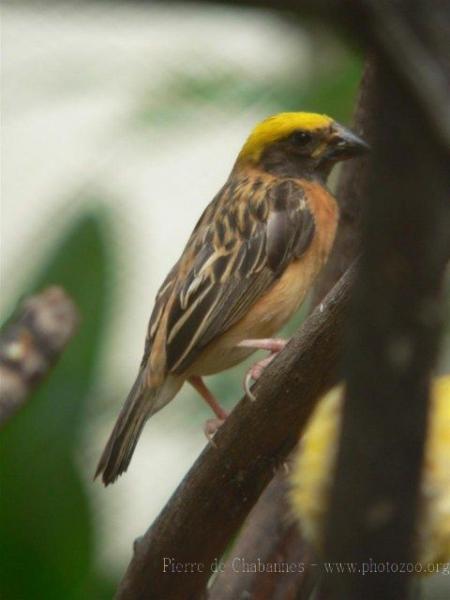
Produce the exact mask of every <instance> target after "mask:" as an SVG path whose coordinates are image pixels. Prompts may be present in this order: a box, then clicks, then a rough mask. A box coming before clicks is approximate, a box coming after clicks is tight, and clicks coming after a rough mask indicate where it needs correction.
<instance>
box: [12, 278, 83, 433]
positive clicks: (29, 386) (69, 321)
mask: <svg viewBox="0 0 450 600" xmlns="http://www.w3.org/2000/svg"><path fill="white" fill-rule="evenodd" d="M78 321H79V315H78V310H77V308H76V306H75V304H74V303H73V301H72V300H71V299H70V298H69V296H68V295H67V294H66V293H65V292H64V290H62V289H61V288H59V287H49V288H47V289H46V290H44V291H43V292H41V293H40V294H37V295H35V296H31V297H30V298H27V299H26V300H25V301H24V302H23V304H22V306H21V312H20V313H19V315H18V316H17V318H15V319H14V320H13V321H12V322H11V323H9V324H7V326H6V327H5V328H4V329H3V331H2V332H1V333H0V425H2V424H4V423H5V422H6V421H7V420H8V419H9V418H11V417H12V415H13V414H14V413H15V412H16V411H17V410H19V408H20V407H21V406H22V405H23V404H24V403H25V401H26V399H27V397H28V395H29V393H30V391H31V390H33V389H34V388H35V387H36V386H37V385H38V384H39V382H40V381H41V380H42V379H43V378H44V377H45V375H46V374H47V373H48V371H49V370H50V368H51V367H52V366H53V365H54V364H55V362H56V361H57V360H58V358H59V356H60V355H61V353H62V351H63V350H64V348H65V346H66V344H67V343H68V342H69V340H70V339H71V338H72V336H73V335H74V333H75V331H76V329H77V325H78Z"/></svg>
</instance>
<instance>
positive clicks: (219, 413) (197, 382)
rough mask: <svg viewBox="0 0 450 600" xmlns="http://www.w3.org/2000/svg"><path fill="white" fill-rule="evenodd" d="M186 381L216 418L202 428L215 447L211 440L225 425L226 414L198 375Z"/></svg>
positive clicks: (208, 421)
mask: <svg viewBox="0 0 450 600" xmlns="http://www.w3.org/2000/svg"><path fill="white" fill-rule="evenodd" d="M188 381H189V383H190V384H191V385H192V387H194V388H195V389H196V390H197V392H198V393H199V394H200V396H201V397H202V398H203V400H204V401H205V402H206V403H207V404H208V406H209V407H210V408H211V409H212V411H213V412H214V414H215V415H216V417H217V418H216V419H208V420H207V421H206V423H205V426H204V428H203V430H204V432H205V435H206V437H207V439H208V441H209V442H210V443H211V444H212V445H213V446H215V443H214V442H213V439H212V438H213V435H214V434H215V433H216V431H217V430H218V429H219V427H220V426H221V425H223V424H224V423H225V419H226V418H227V417H228V412H227V411H226V410H225V409H224V408H222V407H221V406H220V404H219V402H218V401H217V400H216V398H215V397H214V395H213V394H212V393H211V392H210V391H209V389H208V388H207V387H206V385H205V384H204V382H203V379H202V378H201V377H199V376H198V375H193V376H192V377H189V379H188Z"/></svg>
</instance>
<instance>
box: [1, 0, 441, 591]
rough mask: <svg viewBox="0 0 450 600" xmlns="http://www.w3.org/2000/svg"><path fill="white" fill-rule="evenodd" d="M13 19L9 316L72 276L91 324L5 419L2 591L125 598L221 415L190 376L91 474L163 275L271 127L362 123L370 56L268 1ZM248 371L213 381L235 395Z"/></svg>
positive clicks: (6, 226) (37, 10) (7, 90)
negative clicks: (251, 143) (124, 582)
mask: <svg viewBox="0 0 450 600" xmlns="http://www.w3.org/2000/svg"><path fill="white" fill-rule="evenodd" d="M3 20H4V24H3V25H4V41H3V47H4V50H5V52H4V53H3V57H2V71H3V89H4V105H3V124H4V144H3V149H4V155H3V181H2V196H3V213H4V219H3V222H2V240H3V248H2V250H3V252H2V283H3V286H2V291H3V294H2V304H1V309H2V314H3V320H7V319H8V318H9V317H10V315H11V314H12V312H13V310H14V307H15V306H16V304H17V303H18V302H19V300H20V298H22V297H23V296H25V295H27V294H29V293H32V292H34V291H36V290H41V289H42V288H43V287H45V286H46V285H48V284H59V285H62V286H64V287H65V289H66V290H67V291H68V292H69V293H70V294H71V296H72V297H73V299H74V300H75V301H76V303H77V305H78V307H79V309H80V312H81V314H82V323H81V327H80V329H79V332H78V334H77V336H76V337H75V338H74V340H73V341H72V343H71V344H70V346H69V347H68V349H67V351H66V352H65V354H64V356H63V358H62V360H61V361H60V362H59V363H58V365H57V367H56V368H55V369H54V371H53V372H52V373H51V375H50V377H49V378H48V379H47V380H46V382H45V384H44V385H43V386H42V387H41V388H40V389H39V390H38V391H37V392H36V393H35V394H34V397H33V398H32V399H31V400H30V401H29V402H28V403H27V405H26V407H25V408H24V409H23V410H22V411H21V412H20V413H19V414H18V415H17V416H15V417H14V418H13V419H12V420H11V421H10V422H9V424H8V425H7V426H6V427H5V429H4V430H3V431H2V434H1V477H2V480H1V513H0V540H1V542H0V543H1V556H2V559H1V571H2V572H1V590H0V592H1V597H2V598H4V599H8V600H13V599H14V600H16V599H17V600H19V599H28V598H33V599H40V598H42V599H46V600H50V599H53V598H55V599H56V598H58V599H60V598H67V599H69V598H73V599H74V600H75V599H86V598H99V599H100V598H111V597H112V596H113V593H114V590H115V588H116V586H117V582H118V580H119V579H120V577H121V575H122V573H123V570H124V568H125V566H126V564H127V562H128V560H129V556H130V553H131V546H132V541H133V539H134V538H135V537H136V536H138V535H140V534H141V533H143V531H144V530H145V529H146V527H147V526H148V524H149V523H150V522H151V521H152V519H153V518H154V517H155V516H156V514H157V513H158V512H159V510H160V508H161V507H162V506H163V505H164V502H165V501H166V499H167V498H168V497H169V495H170V493H171V492H172V491H173V489H174V488H175V486H176V484H177V483H178V482H179V480H180V479H181V477H182V475H183V474H184V473H185V472H186V470H187V469H188V468H189V466H190V465H191V464H192V462H193V460H194V459H195V457H196V456H197V455H198V453H199V451H200V449H201V448H202V447H203V445H204V443H205V440H204V438H203V433H202V424H203V422H204V420H205V419H206V418H208V416H209V415H208V411H207V409H206V408H205V407H204V406H203V404H202V403H201V402H200V401H199V400H198V399H197V398H196V397H195V395H194V393H193V392H192V391H191V390H190V389H185V390H183V392H182V393H181V394H180V397H179V398H178V399H177V400H176V401H175V402H174V403H172V405H171V406H169V407H167V409H165V410H164V411H163V412H162V413H160V414H158V415H157V416H156V417H155V419H154V421H153V420H152V425H151V426H150V425H149V426H147V428H146V431H145V432H144V435H143V439H142V440H141V442H140V444H139V447H138V450H137V452H136V456H135V458H134V460H133V464H132V465H131V468H130V471H129V473H127V475H126V476H124V477H122V478H121V480H120V481H119V482H118V483H117V484H116V485H115V486H113V487H112V488H108V489H107V490H104V489H103V488H102V487H101V486H100V484H99V483H98V482H96V483H93V482H92V474H93V471H94V469H95V464H96V461H97V458H98V456H99V452H100V450H101V448H102V446H103V444H104V442H105V440H106V437H107V435H108V433H109V431H110V428H111V427H112V425H113V422H114V419H115V417H116V415H117V412H118V410H119V407H120V403H121V401H122V400H123V398H124V396H125V394H126V392H127V391H128V388H129V386H130V385H131V383H132V380H133V377H134V375H135V371H136V369H137V365H138V363H139V360H140V353H141V351H142V349H143V342H144V337H145V329H146V322H147V319H148V317H149V314H150V311H151V307H152V302H153V297H154V295H155V293H156V291H157V287H158V284H159V283H160V282H161V280H162V278H163V277H164V275H165V273H166V272H167V271H168V270H169V268H170V267H171V265H172V263H173V262H174V261H175V260H176V258H177V256H178V254H179V252H180V251H181V249H182V247H183V244H184V242H185V240H186V238H187V235H188V233H189V232H190V230H191V229H192V227H193V225H194V223H195V221H196V220H197V218H198V216H199V214H200V213H201V210H202V208H203V207H204V206H205V205H206V204H207V202H208V201H209V200H210V199H211V198H212V196H213V195H214V193H215V192H216V191H217V189H218V188H219V187H220V185H221V184H222V183H223V181H224V179H225V177H226V175H227V173H228V171H229V169H230V168H231V166H232V162H233V160H234V157H235V156H236V154H237V151H238V150H239V147H240V145H241V144H242V142H243V140H244V138H245V136H246V135H247V133H248V131H249V129H250V128H251V127H252V126H253V124H254V123H255V122H257V121H258V120H259V119H260V118H263V117H264V116H266V115H267V114H270V113H274V112H278V111H283V110H298V109H301V110H312V111H315V112H324V113H328V114H330V115H332V116H333V117H335V118H336V119H338V120H339V121H341V122H344V123H345V122H349V121H350V120H351V113H352V106H353V104H354V100H355V95H356V91H357V86H358V81H359V78H360V74H361V67H362V61H361V57H360V56H358V54H357V53H356V52H355V51H354V50H353V49H351V48H349V47H348V46H346V45H345V43H344V42H343V41H342V40H340V39H338V38H336V37H334V36H332V35H331V34H330V33H329V32H327V31H326V30H324V29H322V28H321V27H320V26H318V25H317V24H316V23H315V24H313V23H310V22H307V21H306V22H293V20H292V19H290V18H288V17H286V18H282V17H280V16H279V15H276V14H271V13H268V12H262V11H256V10H240V9H233V10H231V9H230V10H227V9H225V8H219V7H211V6H208V7H206V6H205V7H202V6H201V5H200V4H199V5H196V6H184V5H183V4H180V5H177V6H174V7H168V6H167V5H164V3H161V4H157V3H149V4H148V5H146V4H136V5H134V4H130V3H124V2H123V3H120V2H115V3H111V2H107V1H104V2H99V3H93V2H83V3H81V2H80V3H64V4H62V3H51V2H49V3H45V2H44V3H31V2H30V3H23V2H14V3H6V4H5V6H4V13H3ZM331 185H333V182H332V183H331ZM302 314H304V313H302ZM302 314H301V315H299V316H298V318H297V319H296V322H295V323H293V324H291V326H290V329H291V330H292V329H293V328H294V327H296V326H298V324H299V323H300V321H301V319H302V318H303V316H302ZM286 333H289V329H288V330H287V331H286ZM447 356H448V355H447ZM444 360H447V359H444ZM447 365H448V362H447ZM244 371H245V365H243V366H242V367H240V368H236V369H234V370H232V371H231V372H230V373H225V374H223V375H220V376H217V377H215V378H214V379H213V380H212V388H213V390H214V391H215V392H216V393H217V394H218V395H219V396H220V398H221V399H222V400H223V402H224V404H225V405H227V406H228V407H231V406H232V405H233V403H234V402H235V401H236V400H237V399H238V398H239V397H240V396H241V391H240V386H241V381H242V375H243V373H244ZM437 593H438V592H436V593H435V594H434V596H430V597H434V598H438V595H436V594H437Z"/></svg>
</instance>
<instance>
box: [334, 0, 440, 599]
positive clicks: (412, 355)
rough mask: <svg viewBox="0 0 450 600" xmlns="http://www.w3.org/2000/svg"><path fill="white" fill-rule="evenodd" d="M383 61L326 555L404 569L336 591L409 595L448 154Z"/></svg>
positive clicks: (338, 579) (415, 25) (339, 579)
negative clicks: (408, 569)
mask: <svg viewBox="0 0 450 600" xmlns="http://www.w3.org/2000/svg"><path fill="white" fill-rule="evenodd" d="M397 4H398V5H400V6H402V7H403V10H404V11H406V6H408V7H409V8H410V9H411V10H408V14H409V16H408V18H406V13H405V12H403V13H402V14H403V16H404V17H405V18H404V21H403V25H404V26H408V27H410V28H411V31H412V30H413V29H414V30H415V31H416V32H420V30H421V28H422V24H421V22H420V21H418V20H416V18H418V17H419V16H420V15H421V14H422V11H425V12H426V11H427V10H428V11H429V10H430V8H429V7H427V6H426V3H423V2H422V1H421V0H420V1H416V2H409V3H406V2H398V3H397ZM420 9H422V10H420ZM409 19H410V20H411V22H410V23H408V21H409ZM429 50H430V52H431V48H429ZM378 60H379V62H378V70H377V77H376V82H377V84H376V88H375V96H374V114H375V116H376V129H375V132H376V133H375V138H374V142H373V152H372V164H373V166H372V169H371V173H370V178H369V186H368V195H367V211H366V215H365V219H364V226H363V239H362V247H363V254H362V260H361V265H360V269H359V271H358V276H357V283H356V285H355V294H354V298H353V301H352V312H351V317H350V322H349V326H348V344H347V352H346V368H345V374H346V381H347V398H346V403H345V408H344V415H343V429H342V439H341V446H340V451H339V456H338V462H337V476H336V482H335V486H334V489H333V493H332V495H331V509H330V514H329V517H328V530H327V536H326V560H331V561H345V562H355V564H356V565H357V568H358V569H361V568H363V564H364V563H365V564H369V563H370V561H373V563H375V564H380V563H383V564H384V565H386V564H387V563H389V564H390V565H394V566H393V569H394V568H395V569H397V570H396V571H395V572H393V573H390V574H389V573H387V568H386V569H385V570H384V572H382V573H380V572H378V573H374V572H369V573H368V574H366V576H365V577H362V576H360V575H356V576H355V575H350V574H340V575H339V576H337V575H336V576H334V577H331V578H330V581H329V582H328V584H327V590H328V592H329V594H330V597H331V598H336V599H338V598H339V599H340V598H346V599H348V600H353V599H355V600H356V599H360V598H365V599H367V600H371V599H373V600H375V599H379V598H383V599H385V600H390V599H392V600H394V599H395V600H403V599H405V598H408V597H409V592H410V590H409V586H410V581H411V577H408V576H407V575H405V574H403V573H401V572H400V565H401V563H408V562H414V561H415V558H416V554H415V551H416V548H415V547H414V527H415V521H416V518H417V494H418V486H419V481H420V475H421V468H422V455H423V445H424V440H425V436H426V430H427V414H428V393H429V384H430V376H431V373H432V370H433V367H434V365H435V362H436V358H437V354H438V348H439V340H440V333H441V330H442V318H443V302H442V282H443V274H444V269H445V266H446V264H447V262H448V259H449V243H448V241H449V231H450V207H449V205H448V191H449V189H450V175H449V170H448V154H447V151H446V150H444V148H443V146H442V145H441V144H440V141H439V139H438V137H437V136H436V132H435V131H434V130H433V128H431V127H430V126H429V120H428V118H427V117H428V116H427V114H426V111H424V107H423V102H422V99H421V98H416V97H415V96H414V95H411V93H410V89H409V86H408V82H407V81H406V80H405V79H404V78H402V77H399V76H398V74H397V68H398V65H397V64H395V63H394V65H392V64H391V62H390V61H388V60H387V59H386V54H384V53H380V55H379V59H378ZM438 65H439V61H438V60H436V63H435V65H434V67H435V68H436V69H438V68H439V67H438ZM403 68H405V69H408V68H409V69H413V68H414V65H412V64H409V65H408V64H405V65H404V67H403Z"/></svg>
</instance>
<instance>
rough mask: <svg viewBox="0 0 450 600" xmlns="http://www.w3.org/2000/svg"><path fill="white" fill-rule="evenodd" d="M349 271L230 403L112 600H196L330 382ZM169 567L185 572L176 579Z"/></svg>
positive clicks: (142, 542) (141, 543) (137, 548)
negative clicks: (248, 391)
mask: <svg viewBox="0 0 450 600" xmlns="http://www.w3.org/2000/svg"><path fill="white" fill-rule="evenodd" d="M353 273H354V268H351V269H350V270H349V271H348V272H347V273H346V275H345V276H344V277H343V278H342V280H341V281H340V282H339V283H338V284H337V285H336V287H335V288H334V289H333V290H332V292H331V293H330V294H329V295H328V296H327V298H326V300H325V301H324V303H323V304H321V305H320V306H319V307H318V308H317V309H316V310H315V311H314V313H313V314H312V315H311V316H310V317H309V318H308V319H307V321H306V322H305V324H304V325H303V327H302V328H301V330H300V331H299V332H298V333H297V334H296V335H295V336H294V337H293V338H292V340H291V341H290V343H289V344H288V346H287V347H286V349H285V350H284V351H283V352H282V353H280V355H279V356H278V357H277V358H276V359H275V360H274V361H273V363H272V364H271V365H270V367H269V368H268V369H267V370H266V371H265V372H264V374H263V376H262V377H261V379H260V380H259V381H258V383H257V384H256V387H255V392H256V395H257V399H256V402H252V401H250V400H249V399H247V398H244V399H243V400H241V402H240V403H239V404H238V405H237V406H236V408H235V409H234V410H233V412H232V413H231V415H230V417H229V418H228V419H227V421H226V423H225V425H224V426H223V427H221V429H220V430H219V431H218V433H217V434H216V437H215V442H216V445H217V447H215V448H213V447H211V446H208V447H206V448H205V450H204V451H203V453H202V454H201V455H200V457H199V458H198V460H197V461H196V463H195V464H194V466H193V467H192V468H191V470H190V471H189V473H188V474H187V475H186V477H185V478H184V480H183V481H182V482H181V484H180V485H179V487H178V489H177V490H176V491H175V493H174V494H173V496H172V498H171V499H170V500H169V502H168V504H167V505H166V507H165V508H164V509H163V511H162V512H161V514H160V515H159V517H158V518H157V520H156V521H155V523H154V524H153V525H152V527H151V528H150V529H149V530H148V531H147V533H146V534H145V535H144V536H143V537H142V538H141V539H140V540H139V541H138V542H136V544H135V552H134V556H133V558H132V560H131V563H130V565H129V567H128V570H127V572H126V574H125V577H124V579H123V581H122V583H121V585H120V588H119V591H118V596H117V597H118V598H120V599H121V600H124V599H127V600H139V599H142V600H144V599H148V598H150V597H151V598H152V599H155V600H157V599H161V600H166V599H167V598H178V597H182V598H195V599H196V600H197V599H198V598H200V597H201V596H202V594H203V593H204V591H205V586H206V584H207V581H208V579H209V577H210V575H211V570H210V569H211V565H212V564H213V561H214V559H215V558H217V559H220V557H221V556H222V554H223V552H224V550H225V548H226V546H227V544H228V542H229V540H230V538H231V537H232V536H233V535H234V534H235V533H236V532H237V530H238V529H239V527H240V526H241V525H242V522H243V520H244V519H245V517H246V516H247V514H248V512H249V510H250V509H251V507H252V506H253V505H254V503H255V502H256V500H257V499H258V497H259V495H260V494H261V492H262V490H263V489H264V487H265V486H266V485H267V483H268V482H269V481H270V479H271V478H272V477H273V473H274V470H275V469H276V468H277V466H278V465H279V464H280V463H281V462H282V461H284V460H285V458H286V456H287V455H288V453H289V452H290V451H291V450H292V448H293V447H294V445H295V443H296V441H297V439H298V435H299V431H300V430H301V429H302V427H303V426H304V425H305V423H306V421H307V419H308V416H309V415H310V413H311V410H312V409H313V407H314V404H315V401H316V399H317V398H318V396H319V395H320V394H322V393H323V392H324V391H325V390H326V389H327V388H329V387H330V386H331V385H332V384H333V383H334V381H335V380H336V365H337V362H338V357H339V354H340V340H341V333H342V328H343V323H344V316H345V310H346V306H347V304H348V300H349V296H350V289H351V284H352V280H353ZM243 432H245V435H243ZM193 563H195V566H193V567H192V568H190V567H189V565H192V564H193ZM177 565H178V568H179V569H181V570H182V571H184V570H185V569H187V570H188V571H189V572H177ZM165 566H166V568H164V567H165ZM191 570H193V571H194V572H191Z"/></svg>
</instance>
